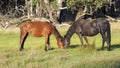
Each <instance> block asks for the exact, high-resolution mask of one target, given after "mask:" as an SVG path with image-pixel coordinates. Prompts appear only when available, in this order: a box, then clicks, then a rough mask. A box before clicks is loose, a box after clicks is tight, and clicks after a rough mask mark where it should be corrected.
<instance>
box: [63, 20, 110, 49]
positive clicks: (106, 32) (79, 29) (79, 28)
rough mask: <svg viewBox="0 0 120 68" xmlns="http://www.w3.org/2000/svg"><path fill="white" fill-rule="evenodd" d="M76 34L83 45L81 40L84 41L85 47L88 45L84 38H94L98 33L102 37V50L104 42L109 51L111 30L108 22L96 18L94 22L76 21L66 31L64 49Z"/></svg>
mask: <svg viewBox="0 0 120 68" xmlns="http://www.w3.org/2000/svg"><path fill="white" fill-rule="evenodd" d="M74 33H76V34H77V35H78V36H79V38H80V40H81V44H82V45H83V39H82V38H84V39H85V41H86V43H87V45H89V43H88V40H87V37H86V36H90V37H92V36H95V35H97V34H98V33H100V34H101V36H102V48H101V49H104V43H105V41H106V43H107V46H108V50H111V30H110V24H109V21H108V20H106V19H104V18H98V19H96V20H93V21H90V20H85V19H78V20H76V21H75V22H74V23H73V24H72V25H71V27H70V28H69V29H68V31H67V33H66V35H65V36H64V48H67V47H68V46H69V44H70V38H71V36H72V35H73V34H74Z"/></svg>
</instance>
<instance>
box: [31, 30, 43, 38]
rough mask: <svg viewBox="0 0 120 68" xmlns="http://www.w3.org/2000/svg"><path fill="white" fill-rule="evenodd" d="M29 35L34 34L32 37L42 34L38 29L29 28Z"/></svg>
mask: <svg viewBox="0 0 120 68" xmlns="http://www.w3.org/2000/svg"><path fill="white" fill-rule="evenodd" d="M29 33H30V35H32V36H34V37H41V36H43V35H42V32H41V31H40V30H31V31H29Z"/></svg>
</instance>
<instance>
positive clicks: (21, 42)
mask: <svg viewBox="0 0 120 68" xmlns="http://www.w3.org/2000/svg"><path fill="white" fill-rule="evenodd" d="M27 36H28V33H27V32H23V31H21V36H20V49H19V50H20V51H22V50H23V48H24V42H25V39H26V38H27Z"/></svg>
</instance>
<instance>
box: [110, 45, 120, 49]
mask: <svg viewBox="0 0 120 68" xmlns="http://www.w3.org/2000/svg"><path fill="white" fill-rule="evenodd" d="M111 48H113V49H116V48H120V44H113V45H111Z"/></svg>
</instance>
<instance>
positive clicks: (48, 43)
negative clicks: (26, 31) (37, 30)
mask: <svg viewBox="0 0 120 68" xmlns="http://www.w3.org/2000/svg"><path fill="white" fill-rule="evenodd" d="M50 49H51V47H50V35H48V36H46V37H45V51H47V50H50Z"/></svg>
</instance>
